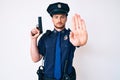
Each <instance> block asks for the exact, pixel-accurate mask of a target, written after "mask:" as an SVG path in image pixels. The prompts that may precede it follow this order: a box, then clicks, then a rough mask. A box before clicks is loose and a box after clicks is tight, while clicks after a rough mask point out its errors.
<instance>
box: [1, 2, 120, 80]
mask: <svg viewBox="0 0 120 80" xmlns="http://www.w3.org/2000/svg"><path fill="white" fill-rule="evenodd" d="M57 1H58V0H49V1H48V0H0V80H37V74H36V70H37V68H38V66H39V65H40V62H38V63H33V62H32V60H31V57H30V31H31V29H32V28H34V27H35V25H36V24H37V17H38V16H42V18H43V28H44V32H45V31H46V30H47V29H51V30H52V29H53V24H52V22H51V17H50V16H49V14H48V13H47V12H46V9H47V6H48V5H49V4H50V3H53V2H57ZM59 1H62V2H66V3H68V4H69V6H70V9H71V11H70V13H69V16H68V22H67V24H66V26H67V27H69V28H71V18H72V16H73V15H74V14H75V13H79V14H80V15H81V17H82V18H83V19H84V20H85V21H86V26H87V31H88V34H89V39H88V43H87V45H86V46H84V47H80V48H78V49H77V50H76V53H75V57H74V66H75V68H76V70H77V80H120V36H119V34H120V6H119V5H120V1H119V0H66V1H65V0H59Z"/></svg>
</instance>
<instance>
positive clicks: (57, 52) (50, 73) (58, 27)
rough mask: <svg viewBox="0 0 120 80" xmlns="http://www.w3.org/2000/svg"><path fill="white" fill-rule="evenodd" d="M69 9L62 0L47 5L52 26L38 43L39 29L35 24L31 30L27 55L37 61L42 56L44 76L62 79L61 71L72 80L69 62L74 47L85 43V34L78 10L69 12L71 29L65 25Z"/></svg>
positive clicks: (54, 79) (53, 79)
mask: <svg viewBox="0 0 120 80" xmlns="http://www.w3.org/2000/svg"><path fill="white" fill-rule="evenodd" d="M69 10H70V8H69V6H68V4H66V3H62V2H57V3H53V4H50V5H49V6H48V8H47V12H48V13H49V14H50V16H51V18H52V22H53V24H54V30H53V31H46V33H44V34H43V35H42V36H41V38H40V40H39V42H38V44H37V38H38V36H39V35H40V31H39V30H38V29H37V28H34V29H32V30H31V48H30V52H31V58H32V60H33V61H34V62H38V61H40V60H41V58H42V57H44V60H45V61H44V80H64V79H63V76H64V71H65V73H66V74H67V76H69V78H70V79H69V80H76V75H75V69H74V67H73V66H72V63H73V57H74V51H75V49H76V47H78V46H83V45H85V44H86V42H87V39H88V34H87V31H86V26H85V21H84V20H83V19H81V17H80V15H79V14H75V15H74V16H73V18H72V28H71V30H70V29H66V28H65V24H66V21H67V16H68V12H69ZM58 36H59V37H58ZM66 60H67V65H66ZM65 67H66V68H65Z"/></svg>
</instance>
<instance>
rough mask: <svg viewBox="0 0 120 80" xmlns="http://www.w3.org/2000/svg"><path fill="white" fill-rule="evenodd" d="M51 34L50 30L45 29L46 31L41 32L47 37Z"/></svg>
mask: <svg viewBox="0 0 120 80" xmlns="http://www.w3.org/2000/svg"><path fill="white" fill-rule="evenodd" d="M50 34H51V30H47V31H46V33H44V34H43V36H44V37H47V36H49V35H50Z"/></svg>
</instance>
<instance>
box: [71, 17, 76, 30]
mask: <svg viewBox="0 0 120 80" xmlns="http://www.w3.org/2000/svg"><path fill="white" fill-rule="evenodd" d="M75 26H76V24H75V16H73V17H72V31H75V30H76V27H75Z"/></svg>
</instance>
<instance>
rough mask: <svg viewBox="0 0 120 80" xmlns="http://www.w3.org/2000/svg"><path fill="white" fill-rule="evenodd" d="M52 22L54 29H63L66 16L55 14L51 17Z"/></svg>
mask: <svg viewBox="0 0 120 80" xmlns="http://www.w3.org/2000/svg"><path fill="white" fill-rule="evenodd" d="M52 21H53V24H54V26H55V29H60V30H62V29H64V28H65V23H66V21H67V16H66V15H65V14H55V15H53V16H52Z"/></svg>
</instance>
